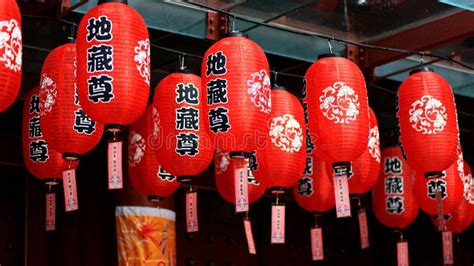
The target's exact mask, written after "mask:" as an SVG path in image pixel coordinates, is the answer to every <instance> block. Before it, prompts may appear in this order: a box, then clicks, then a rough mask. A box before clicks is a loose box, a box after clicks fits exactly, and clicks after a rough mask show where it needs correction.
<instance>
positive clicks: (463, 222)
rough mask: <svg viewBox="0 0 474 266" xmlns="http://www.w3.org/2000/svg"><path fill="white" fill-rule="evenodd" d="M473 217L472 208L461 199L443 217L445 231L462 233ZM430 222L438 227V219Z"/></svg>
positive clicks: (473, 211) (473, 209) (473, 210)
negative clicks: (452, 209) (450, 211)
mask: <svg viewBox="0 0 474 266" xmlns="http://www.w3.org/2000/svg"><path fill="white" fill-rule="evenodd" d="M473 215H474V208H473V206H472V205H471V204H469V202H468V201H467V200H464V199H463V200H462V201H461V203H460V204H459V206H457V207H456V209H455V210H454V211H453V212H452V213H450V214H447V215H445V221H446V222H445V226H446V228H444V229H445V231H450V232H455V233H458V234H459V233H462V232H463V231H464V230H466V229H467V228H469V226H470V225H471V223H472V218H473ZM432 221H433V223H434V224H435V226H436V227H438V219H432Z"/></svg>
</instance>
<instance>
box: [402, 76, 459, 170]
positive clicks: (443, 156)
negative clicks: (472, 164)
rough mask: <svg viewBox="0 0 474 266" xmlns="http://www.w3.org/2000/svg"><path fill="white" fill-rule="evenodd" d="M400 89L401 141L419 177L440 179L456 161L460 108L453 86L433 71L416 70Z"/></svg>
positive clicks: (408, 160) (408, 159)
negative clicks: (423, 175) (420, 175)
mask: <svg viewBox="0 0 474 266" xmlns="http://www.w3.org/2000/svg"><path fill="white" fill-rule="evenodd" d="M410 74H411V75H410V76H409V77H408V78H407V79H406V80H405V81H404V82H403V83H402V85H401V86H400V89H399V90H398V113H397V116H398V119H399V122H400V132H401V134H400V141H401V143H402V145H403V151H404V152H405V155H406V158H407V162H408V163H409V164H410V166H411V167H412V168H413V169H414V170H416V171H417V172H418V173H419V174H425V175H427V176H433V177H436V178H438V177H439V176H440V174H441V172H442V171H444V170H445V169H448V168H449V167H451V165H452V164H453V163H455V161H456V156H457V147H458V134H459V130H458V127H457V117H456V105H455V103H454V95H453V91H452V89H451V86H449V83H448V82H447V81H446V80H445V79H444V78H442V77H441V76H440V75H438V74H435V73H434V72H432V71H430V70H429V69H426V68H423V69H421V70H417V71H412V72H411V73H410Z"/></svg>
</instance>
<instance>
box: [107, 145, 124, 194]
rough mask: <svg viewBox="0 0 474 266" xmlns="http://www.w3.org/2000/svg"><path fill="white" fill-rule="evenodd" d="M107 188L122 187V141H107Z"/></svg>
mask: <svg viewBox="0 0 474 266" xmlns="http://www.w3.org/2000/svg"><path fill="white" fill-rule="evenodd" d="M108 168H109V189H121V188H123V178H122V177H123V174H122V142H121V141H117V142H109V147H108Z"/></svg>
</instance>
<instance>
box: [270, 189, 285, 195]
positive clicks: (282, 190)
mask: <svg viewBox="0 0 474 266" xmlns="http://www.w3.org/2000/svg"><path fill="white" fill-rule="evenodd" d="M269 189H270V191H271V193H272V194H283V193H285V188H284V187H271V188H269Z"/></svg>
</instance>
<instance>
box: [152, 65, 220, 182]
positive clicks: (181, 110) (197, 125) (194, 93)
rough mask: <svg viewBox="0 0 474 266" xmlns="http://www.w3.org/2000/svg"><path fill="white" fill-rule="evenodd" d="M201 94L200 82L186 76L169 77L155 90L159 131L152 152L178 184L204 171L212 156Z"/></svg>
mask: <svg viewBox="0 0 474 266" xmlns="http://www.w3.org/2000/svg"><path fill="white" fill-rule="evenodd" d="M201 94H202V90H201V79H200V78H199V77H198V76H196V75H193V74H189V73H173V74H170V75H169V76H167V77H165V78H164V79H163V80H161V81H160V83H159V84H158V86H157V87H156V89H155V96H154V100H153V106H154V108H155V109H156V114H155V123H157V125H156V127H159V130H160V136H159V138H158V143H157V149H156V151H155V152H156V154H157V156H158V161H159V162H160V163H161V165H162V166H163V167H164V168H165V169H166V171H169V172H170V173H171V174H173V175H175V176H177V177H178V180H181V181H184V180H189V179H190V178H191V176H196V175H198V174H199V173H201V172H202V171H204V170H205V169H206V168H207V167H208V166H209V164H210V163H211V160H212V157H213V155H214V146H213V143H212V141H211V138H210V136H209V135H208V132H207V120H206V117H205V113H204V111H203V106H204V105H205V103H203V102H202V98H201V97H200V96H201Z"/></svg>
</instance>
